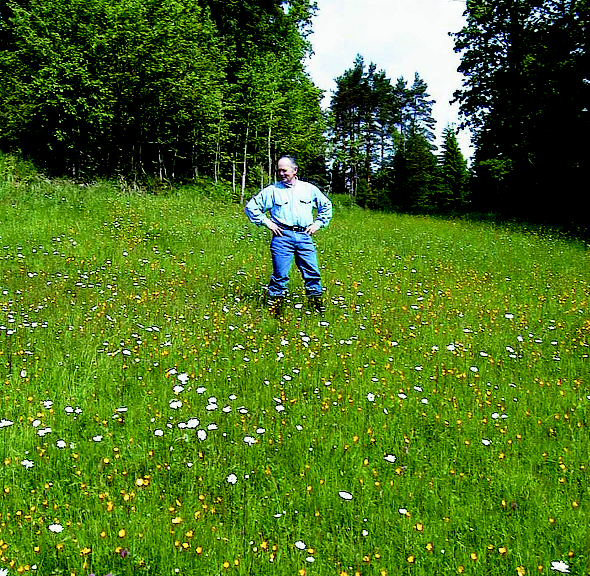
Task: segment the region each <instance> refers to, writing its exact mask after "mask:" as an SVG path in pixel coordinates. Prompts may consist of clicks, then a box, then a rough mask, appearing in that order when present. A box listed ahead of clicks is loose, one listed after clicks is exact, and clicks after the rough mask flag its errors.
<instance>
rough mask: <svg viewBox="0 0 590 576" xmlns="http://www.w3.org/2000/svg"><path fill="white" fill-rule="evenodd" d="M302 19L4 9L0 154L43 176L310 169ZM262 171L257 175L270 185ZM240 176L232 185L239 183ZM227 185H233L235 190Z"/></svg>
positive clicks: (313, 129)
mask: <svg viewBox="0 0 590 576" xmlns="http://www.w3.org/2000/svg"><path fill="white" fill-rule="evenodd" d="M312 13H313V9H312V6H311V5H310V4H309V3H307V2H304V1H302V2H294V3H293V5H292V7H291V9H289V10H288V11H287V12H286V11H284V10H283V8H282V6H281V3H280V2H279V1H270V2H268V3H267V4H266V5H265V6H262V5H257V4H256V3H252V4H251V5H250V4H247V3H244V2H235V3H229V4H228V3H225V4H224V5H223V6H221V5H218V4H217V3H215V2H213V1H211V2H209V3H206V2H202V3H200V2H191V1H189V0H179V1H177V0H164V2H154V1H153V0H119V1H117V2H114V3H113V2H106V1H105V0H89V1H88V2H86V1H84V2H81V1H80V0H66V1H65V2H61V3H57V4H56V3H55V2H54V1H53V0H31V1H30V2H28V3H26V4H23V3H19V2H17V1H8V2H6V3H5V4H3V12H2V28H1V29H0V38H1V41H0V102H1V104H0V133H1V134H2V140H1V141H0V146H2V148H4V149H15V150H20V151H21V152H22V153H23V154H25V155H26V156H28V157H31V158H33V159H35V160H36V161H37V162H38V163H39V164H40V165H42V166H43V167H45V168H46V169H47V170H50V171H52V172H53V173H67V174H70V175H72V176H75V177H79V178H91V177H94V176H96V175H106V176H108V177H113V176H121V177H124V178H126V179H131V180H133V181H140V182H144V181H149V180H150V178H153V177H156V178H158V179H160V180H162V181H165V180H177V181H178V180H183V179H187V178H189V179H190V178H195V177H198V176H199V175H200V174H203V175H210V176H212V177H214V178H215V180H219V179H222V178H226V179H228V180H231V177H232V174H234V175H235V173H236V166H237V164H238V162H239V163H240V165H241V167H242V170H241V172H242V173H243V176H244V179H245V182H247V181H248V179H249V178H250V174H249V169H250V166H251V167H252V171H253V177H252V180H254V181H257V177H256V176H255V175H254V174H257V173H258V167H259V165H263V166H265V167H268V166H269V165H272V164H274V163H276V159H277V156H278V155H280V154H281V153H284V152H285V151H288V152H290V153H295V154H298V153H299V154H300V155H301V156H302V164H304V165H305V164H306V163H312V162H313V161H315V159H316V158H317V157H318V156H322V154H323V149H322V129H323V128H322V126H323V124H322V114H321V110H320V107H319V99H320V94H319V91H318V90H317V89H316V88H315V87H314V86H313V84H312V83H311V81H310V80H309V78H308V77H307V76H306V75H305V73H304V71H303V65H302V62H303V60H304V58H305V55H306V54H307V50H308V49H309V47H308V45H307V43H306V41H305V39H304V36H305V34H306V26H307V25H308V23H309V19H310V18H311V14H312ZM270 171H271V170H270V169H269V172H270ZM238 176H241V174H238ZM234 179H235V177H234Z"/></svg>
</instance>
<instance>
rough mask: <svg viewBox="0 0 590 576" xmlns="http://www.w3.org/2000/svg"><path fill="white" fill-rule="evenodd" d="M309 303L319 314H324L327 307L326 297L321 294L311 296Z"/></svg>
mask: <svg viewBox="0 0 590 576" xmlns="http://www.w3.org/2000/svg"><path fill="white" fill-rule="evenodd" d="M309 305H310V307H311V309H312V310H314V311H315V312H317V313H318V314H321V315H322V316H323V315H324V312H325V311H326V307H325V306H324V299H323V298H322V297H321V296H310V297H309Z"/></svg>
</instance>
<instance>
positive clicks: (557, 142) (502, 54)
mask: <svg viewBox="0 0 590 576" xmlns="http://www.w3.org/2000/svg"><path fill="white" fill-rule="evenodd" d="M466 16H467V25H466V26H465V27H464V28H463V30H461V31H460V32H459V33H458V34H456V35H455V49H456V51H458V52H461V54H462V61H461V66H460V68H459V70H460V71H461V72H462V73H463V75H464V77H465V80H464V83H463V89H462V90H459V91H458V92H457V93H456V99H457V100H458V101H459V102H460V105H461V112H462V114H463V115H464V118H465V123H466V124H467V125H468V126H469V127H470V128H471V130H472V131H473V132H474V134H475V145H476V155H475V171H476V174H477V176H478V181H479V180H480V175H481V177H482V181H484V182H487V181H488V180H489V179H488V175H487V174H486V173H487V172H489V168H490V164H489V162H490V161H497V162H499V163H500V164H502V165H503V166H508V164H510V166H511V170H510V173H508V174H506V175H505V177H503V178H502V187H501V190H500V193H499V194H493V195H490V194H489V188H488V187H487V186H484V187H483V188H482V189H481V191H480V192H479V194H480V197H479V198H478V199H477V201H478V203H480V204H481V205H482V206H483V205H486V197H487V198H489V199H491V204H490V203H488V204H487V205H488V207H491V208H495V209H497V210H501V211H505V212H506V213H507V214H513V215H520V216H522V215H528V216H533V217H535V216H537V217H549V218H551V219H555V218H558V219H563V218H567V219H574V218H576V214H580V211H579V210H577V209H576V208H575V206H579V205H581V204H582V203H583V202H584V195H583V189H584V188H585V187H586V186H585V180H586V177H585V173H584V169H583V166H584V164H585V162H586V158H587V157H588V152H589V144H588V142H587V139H583V140H580V138H579V134H581V133H582V134H583V133H586V132H587V131H588V128H590V118H589V115H588V111H587V105H588V101H589V100H590V84H589V83H588V69H590V52H589V51H588V46H587V27H588V22H589V21H590V4H589V3H588V2H587V1H586V0H575V1H571V0H558V1H550V0H541V1H536V0H519V1H518V2H514V1H512V0H491V1H490V0H470V1H469V2H467V11H466ZM496 182H497V183H498V182H499V180H498V179H496ZM525 183H526V185H524V184H525ZM478 188H479V186H478ZM540 189H553V190H559V191H560V193H559V196H560V198H559V200H558V201H557V202H550V203H543V202H538V194H539V190H540Z"/></svg>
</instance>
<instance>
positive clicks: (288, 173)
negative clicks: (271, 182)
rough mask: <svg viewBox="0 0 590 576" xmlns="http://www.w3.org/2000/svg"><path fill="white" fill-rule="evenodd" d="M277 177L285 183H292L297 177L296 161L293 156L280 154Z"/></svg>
mask: <svg viewBox="0 0 590 576" xmlns="http://www.w3.org/2000/svg"><path fill="white" fill-rule="evenodd" d="M278 168H279V178H280V179H281V181H282V182H284V183H285V184H292V183H293V182H294V181H295V178H296V177H297V162H296V161H295V158H293V156H281V158H280V159H279V164H278Z"/></svg>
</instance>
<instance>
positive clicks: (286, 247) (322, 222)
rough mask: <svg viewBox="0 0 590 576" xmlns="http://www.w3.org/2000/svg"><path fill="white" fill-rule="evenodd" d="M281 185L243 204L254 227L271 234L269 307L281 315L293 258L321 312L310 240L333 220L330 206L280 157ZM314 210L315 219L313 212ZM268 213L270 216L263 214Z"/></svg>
mask: <svg viewBox="0 0 590 576" xmlns="http://www.w3.org/2000/svg"><path fill="white" fill-rule="evenodd" d="M278 172H279V178H280V182H277V183H275V184H271V185H270V186H267V187H266V188H264V189H263V190H261V191H260V192H259V193H258V194H257V195H256V196H254V197H253V198H252V199H251V200H250V201H249V202H248V203H247V204H246V214H247V215H248V218H249V219H250V221H251V222H253V223H254V224H256V225H257V226H266V227H267V228H268V229H269V230H270V231H271V232H272V240H271V243H270V253H271V256H272V266H273V273H272V276H271V278H270V282H269V285H268V297H269V304H270V305H271V306H272V307H273V308H274V309H275V311H277V312H280V309H281V307H282V302H283V298H284V296H285V293H286V291H287V285H288V283H289V271H290V269H291V264H292V263H293V258H295V264H296V265H297V267H298V268H299V270H300V272H301V275H302V276H303V281H304V283H305V292H306V294H307V296H308V298H309V300H310V303H311V304H312V306H313V307H314V308H315V309H316V310H317V311H319V312H321V311H323V302H322V291H323V289H322V282H321V278H320V269H319V266H318V259H317V255H316V251H315V246H314V244H313V240H312V238H311V237H312V236H313V234H315V233H316V232H317V231H318V230H319V229H320V228H324V227H326V226H327V225H328V224H329V222H330V220H331V218H332V202H330V200H329V198H328V197H327V196H325V195H324V194H323V193H322V192H320V190H319V189H318V188H317V187H316V186H314V185H313V184H310V183H309V182H303V181H301V180H299V178H297V163H296V161H295V158H293V157H292V156H283V157H281V158H280V160H279V163H278ZM314 208H316V209H317V215H316V217H315V219H314V217H313V209H314ZM267 211H268V212H269V213H270V214H269V216H266V215H265V212H267Z"/></svg>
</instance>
